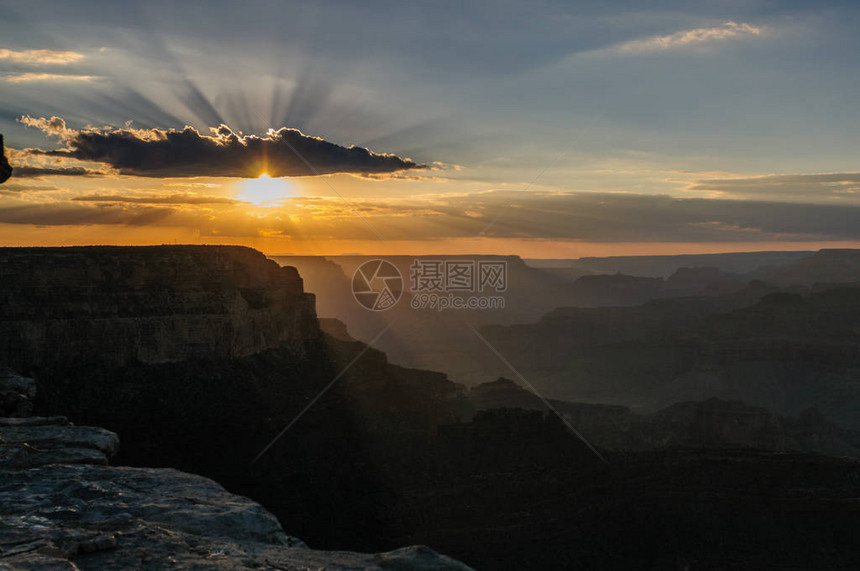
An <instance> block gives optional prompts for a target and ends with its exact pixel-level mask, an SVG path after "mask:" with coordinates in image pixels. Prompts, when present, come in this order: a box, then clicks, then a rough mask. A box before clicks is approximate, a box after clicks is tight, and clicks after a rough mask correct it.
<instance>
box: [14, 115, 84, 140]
mask: <svg viewBox="0 0 860 571" xmlns="http://www.w3.org/2000/svg"><path fill="white" fill-rule="evenodd" d="M18 121H19V122H20V123H23V124H24V125H27V126H28V127H35V128H37V129H39V130H40V131H42V132H44V133H45V134H46V135H48V136H51V137H58V138H60V139H62V140H66V139H69V138H71V137H72V136H74V135H76V134H77V133H78V132H77V131H75V130H74V129H69V128H68V127H66V120H65V119H63V118H62V117H51V118H50V119H46V118H44V117H30V116H29V115H24V116H23V117H20V118H19V119H18Z"/></svg>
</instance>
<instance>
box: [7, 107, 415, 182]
mask: <svg viewBox="0 0 860 571" xmlns="http://www.w3.org/2000/svg"><path fill="white" fill-rule="evenodd" d="M21 122H23V123H25V124H27V125H31V126H34V127H38V128H40V129H42V130H43V131H45V132H46V133H47V134H49V135H53V136H57V137H59V138H60V139H61V140H63V141H64V142H65V143H66V148H64V149H59V150H54V151H31V152H33V153H36V154H44V155H50V156H59V157H67V158H74V159H78V160H83V161H92V162H99V163H105V164H107V165H110V166H111V167H113V168H114V169H116V170H117V171H118V172H119V173H120V174H125V175H134V176H148V177H195V176H208V177H216V176H229V177H244V178H249V177H256V176H259V175H260V174H261V173H263V172H265V173H268V174H269V175H270V176H273V177H278V176H313V175H325V174H334V173H352V174H383V173H394V172H399V171H404V170H411V169H421V168H425V165H421V164H418V163H416V162H414V161H412V160H410V159H406V158H401V157H398V156H396V155H390V154H378V153H374V152H372V151H370V150H368V149H365V148H362V147H354V146H353V147H343V146H341V145H336V144H334V143H330V142H328V141H325V140H323V139H321V138H318V137H309V136H307V135H304V134H303V133H301V132H300V131H298V130H297V129H288V128H286V127H284V128H281V129H279V130H277V131H275V130H270V131H269V132H268V134H267V135H266V136H264V137H259V136H255V135H240V134H237V133H234V132H233V131H232V130H231V129H230V128H229V127H227V126H226V125H221V126H220V127H218V128H217V129H212V135H203V134H201V133H200V132H198V131H197V130H196V129H194V128H192V127H185V129H183V130H181V131H177V130H174V129H170V130H161V129H147V130H141V129H114V130H109V129H108V130H96V129H92V130H81V131H77V130H74V129H69V128H67V127H66V125H65V121H63V120H62V119H60V118H58V117H52V118H51V119H43V118H38V119H34V118H32V117H22V118H21Z"/></svg>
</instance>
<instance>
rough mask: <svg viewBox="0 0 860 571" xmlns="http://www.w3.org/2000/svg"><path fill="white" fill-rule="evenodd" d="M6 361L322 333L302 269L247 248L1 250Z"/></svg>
mask: <svg viewBox="0 0 860 571" xmlns="http://www.w3.org/2000/svg"><path fill="white" fill-rule="evenodd" d="M0 328H2V332H3V335H2V336H0V362H3V363H6V364H8V365H10V366H13V367H18V368H20V369H22V370H29V369H31V368H33V367H39V368H59V369H64V368H67V367H70V366H71V367H74V366H84V365H86V364H88V363H89V362H91V361H93V360H95V361H98V362H100V363H103V364H108V365H112V366H117V367H119V366H124V365H127V364H130V363H135V362H139V363H148V364H156V363H167V362H175V361H181V360H186V359H193V358H200V359H221V358H235V357H242V356H246V355H250V354H253V353H257V352H260V351H262V350H265V349H270V348H274V347H277V346H279V345H280V344H282V343H285V342H289V341H296V340H303V339H311V338H316V337H317V336H319V327H318V324H317V320H316V314H315V311H314V296H313V294H309V293H305V292H304V290H303V284H302V279H301V277H299V274H298V272H297V271H296V269H295V268H293V267H281V266H279V265H278V264H276V263H275V262H273V261H271V260H269V259H267V258H266V257H265V256H264V255H263V254H262V253H260V252H257V251H256V250H253V249H250V248H245V247H239V246H151V247H137V248H126V247H109V246H104V247H102V246H98V247H71V248H0Z"/></svg>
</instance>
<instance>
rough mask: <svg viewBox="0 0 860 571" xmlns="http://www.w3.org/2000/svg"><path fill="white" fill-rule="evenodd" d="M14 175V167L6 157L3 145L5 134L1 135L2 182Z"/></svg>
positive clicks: (0, 179) (0, 163)
mask: <svg viewBox="0 0 860 571" xmlns="http://www.w3.org/2000/svg"><path fill="white" fill-rule="evenodd" d="M10 176H12V167H11V166H10V165H9V161H8V160H7V159H6V150H5V148H4V146H3V135H0V184H2V183H4V182H6V181H7V180H9V177H10Z"/></svg>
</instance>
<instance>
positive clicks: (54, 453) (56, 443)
mask: <svg viewBox="0 0 860 571" xmlns="http://www.w3.org/2000/svg"><path fill="white" fill-rule="evenodd" d="M13 420H18V419H13ZM20 420H21V422H20V423H14V422H13V423H11V424H10V423H8V422H7V423H5V424H4V423H0V466H2V467H6V468H13V469H23V468H34V467H37V466H44V465H47V464H102V465H105V464H107V463H108V460H109V459H110V458H111V457H113V456H114V455H115V454H116V453H117V451H118V450H119V437H117V435H116V434H114V433H113V432H111V431H109V430H105V429H103V428H95V427H91V426H71V425H68V424H66V425H63V424H59V422H60V420H58V419H57V418H56V417H55V419H54V420H55V421H56V422H57V423H58V424H49V423H46V421H50V420H52V419H50V418H48V419H45V418H38V417H37V420H33V419H20ZM28 420H30V421H31V422H28Z"/></svg>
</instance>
